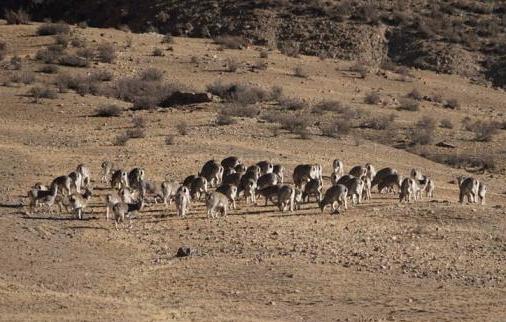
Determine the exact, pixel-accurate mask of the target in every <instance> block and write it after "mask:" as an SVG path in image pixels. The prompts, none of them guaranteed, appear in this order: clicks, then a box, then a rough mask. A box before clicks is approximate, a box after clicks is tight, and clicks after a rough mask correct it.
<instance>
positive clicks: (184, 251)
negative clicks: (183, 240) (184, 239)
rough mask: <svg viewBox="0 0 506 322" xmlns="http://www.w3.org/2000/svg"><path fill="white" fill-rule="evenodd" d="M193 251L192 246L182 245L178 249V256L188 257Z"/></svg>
mask: <svg viewBox="0 0 506 322" xmlns="http://www.w3.org/2000/svg"><path fill="white" fill-rule="evenodd" d="M191 253H192V251H191V248H190V247H188V246H181V247H179V249H178V250H177V253H176V257H187V256H190V255H191Z"/></svg>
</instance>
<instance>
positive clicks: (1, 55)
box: [0, 40, 7, 61]
mask: <svg viewBox="0 0 506 322" xmlns="http://www.w3.org/2000/svg"><path fill="white" fill-rule="evenodd" d="M5 56H7V43H6V42H5V41H3V40H0V61H2V60H4V59H5Z"/></svg>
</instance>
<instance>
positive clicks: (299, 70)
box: [293, 66, 309, 78]
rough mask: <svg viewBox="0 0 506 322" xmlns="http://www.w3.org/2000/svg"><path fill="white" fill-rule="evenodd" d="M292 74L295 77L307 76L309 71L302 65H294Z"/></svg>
mask: <svg viewBox="0 0 506 322" xmlns="http://www.w3.org/2000/svg"><path fill="white" fill-rule="evenodd" d="M293 74H294V75H295V76H296V77H301V78H308V77H309V72H308V70H307V69H306V68H305V67H304V66H297V67H295V68H294V69H293Z"/></svg>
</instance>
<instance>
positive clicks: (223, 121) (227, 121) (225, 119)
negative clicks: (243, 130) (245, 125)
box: [215, 113, 237, 126]
mask: <svg viewBox="0 0 506 322" xmlns="http://www.w3.org/2000/svg"><path fill="white" fill-rule="evenodd" d="M215 123H216V125H219V126H223V125H232V124H236V123H237V121H236V120H235V119H234V118H233V117H232V116H230V115H226V114H222V113H219V114H218V115H217V116H216V120H215Z"/></svg>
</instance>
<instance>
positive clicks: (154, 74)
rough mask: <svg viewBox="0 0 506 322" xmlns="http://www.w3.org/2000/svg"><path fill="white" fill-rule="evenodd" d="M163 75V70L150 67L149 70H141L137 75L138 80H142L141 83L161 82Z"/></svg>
mask: <svg viewBox="0 0 506 322" xmlns="http://www.w3.org/2000/svg"><path fill="white" fill-rule="evenodd" d="M163 74H164V73H163V70H161V69H158V68H154V67H150V68H147V69H145V70H143V71H142V72H141V73H140V74H139V78H140V79H142V80H143V81H150V82H155V81H161V80H162V79H163V76H164V75H163Z"/></svg>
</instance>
